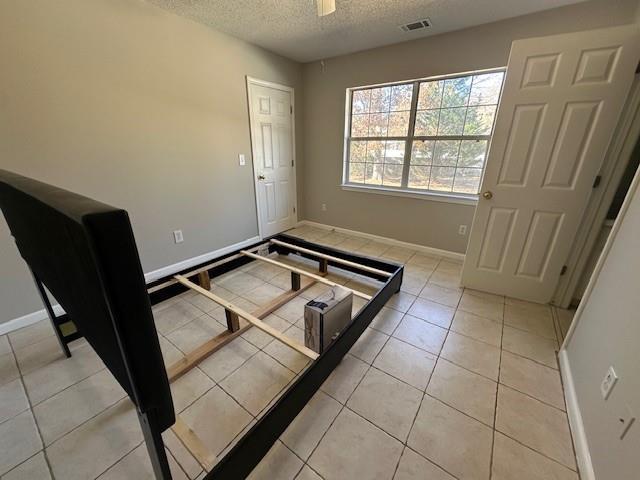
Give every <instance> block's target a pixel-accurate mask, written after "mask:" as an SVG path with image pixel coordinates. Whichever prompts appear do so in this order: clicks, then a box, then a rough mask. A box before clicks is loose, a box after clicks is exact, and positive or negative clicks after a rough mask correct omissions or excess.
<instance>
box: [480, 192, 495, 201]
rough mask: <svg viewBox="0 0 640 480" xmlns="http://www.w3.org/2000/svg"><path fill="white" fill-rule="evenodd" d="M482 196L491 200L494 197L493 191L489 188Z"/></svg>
mask: <svg viewBox="0 0 640 480" xmlns="http://www.w3.org/2000/svg"><path fill="white" fill-rule="evenodd" d="M482 196H483V197H484V198H486V199H487V200H491V199H492V198H493V193H491V191H490V190H487V191H486V192H484V193H483V194H482Z"/></svg>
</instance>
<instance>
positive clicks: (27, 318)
mask: <svg viewBox="0 0 640 480" xmlns="http://www.w3.org/2000/svg"><path fill="white" fill-rule="evenodd" d="M259 241H260V237H257V236H256V237H252V238H248V239H247V240H243V241H242V242H239V243H235V244H233V245H229V246H228V247H223V248H219V249H218V250H214V251H212V252H208V253H204V254H202V255H198V256H197V257H193V258H188V259H187V260H183V261H181V262H178V263H174V264H171V265H167V266H166V267H162V268H159V269H157V270H153V271H151V272H149V273H145V274H144V279H145V281H146V282H147V283H150V282H153V281H154V280H157V279H159V278H162V277H166V276H168V275H172V274H174V273H176V272H180V271H182V270H185V269H187V268H191V267H194V266H196V265H200V264H201V263H205V262H208V261H210V260H213V259H214V258H218V257H220V256H222V255H225V254H227V253H230V252H233V251H235V250H240V249H241V248H244V247H247V246H249V245H252V244H254V243H257V242H259ZM53 311H54V312H55V314H56V315H61V314H63V313H64V310H63V309H62V307H61V306H60V305H54V306H53ZM46 318H47V312H46V310H45V309H42V310H38V311H37V312H33V313H28V314H26V315H23V316H22V317H18V318H14V319H13V320H9V321H8V322H5V323H2V324H0V335H4V334H5V333H9V332H12V331H14V330H17V329H19V328H23V327H28V326H29V325H32V324H34V323H36V322H39V321H40V320H44V319H46Z"/></svg>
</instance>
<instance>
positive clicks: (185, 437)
mask: <svg viewBox="0 0 640 480" xmlns="http://www.w3.org/2000/svg"><path fill="white" fill-rule="evenodd" d="M171 430H173V433H175V434H176V436H177V437H178V438H179V439H180V441H181V442H182V444H183V445H184V446H185V447H186V448H187V450H189V452H191V454H192V455H193V456H194V457H195V458H196V460H197V461H198V463H200V465H202V466H203V467H204V469H205V470H206V471H207V472H209V471H211V469H212V468H213V466H214V465H215V464H216V456H215V455H214V454H213V453H211V452H210V451H209V449H208V448H207V447H206V446H205V444H204V443H202V440H200V437H198V435H196V432H194V431H193V430H192V429H191V428H190V427H189V425H187V424H186V423H185V421H184V420H182V418H180V416H179V415H176V423H174V424H173V426H172V427H171Z"/></svg>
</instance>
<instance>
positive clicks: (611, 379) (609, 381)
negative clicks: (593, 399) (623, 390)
mask: <svg viewBox="0 0 640 480" xmlns="http://www.w3.org/2000/svg"><path fill="white" fill-rule="evenodd" d="M617 381H618V375H617V374H616V371H615V370H614V369H613V367H609V370H607V374H606V375H605V376H604V378H603V379H602V383H601V384H600V393H601V394H602V398H604V399H605V400H606V399H607V398H609V395H611V390H613V387H614V386H615V384H616V382H617Z"/></svg>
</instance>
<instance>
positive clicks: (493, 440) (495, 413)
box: [489, 303, 505, 478]
mask: <svg viewBox="0 0 640 480" xmlns="http://www.w3.org/2000/svg"><path fill="white" fill-rule="evenodd" d="M504 305H505V304H504V303H503V304H502V329H501V330H500V356H499V360H498V378H497V381H496V399H495V400H494V404H493V425H492V426H491V429H492V432H491V454H490V457H489V478H491V477H493V457H494V452H495V446H496V421H497V417H498V391H499V389H500V387H499V385H500V373H501V372H502V341H503V338H504V313H505V307H504Z"/></svg>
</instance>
